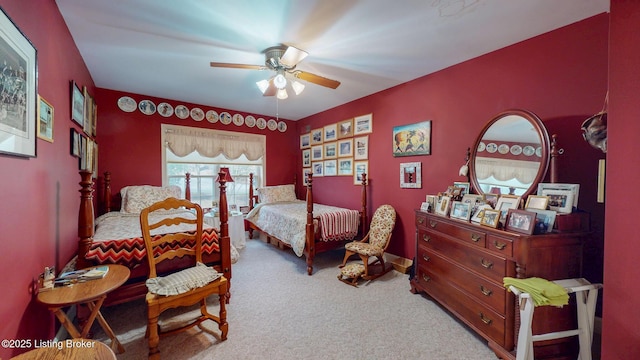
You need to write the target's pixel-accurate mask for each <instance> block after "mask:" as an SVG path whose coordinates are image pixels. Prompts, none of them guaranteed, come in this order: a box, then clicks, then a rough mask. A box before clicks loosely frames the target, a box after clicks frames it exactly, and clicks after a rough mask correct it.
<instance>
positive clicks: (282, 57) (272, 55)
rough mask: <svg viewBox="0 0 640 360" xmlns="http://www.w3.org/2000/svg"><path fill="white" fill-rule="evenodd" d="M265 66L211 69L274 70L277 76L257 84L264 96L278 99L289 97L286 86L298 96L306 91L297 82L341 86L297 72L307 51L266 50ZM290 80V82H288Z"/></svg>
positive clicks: (289, 48) (225, 65)
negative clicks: (289, 86)
mask: <svg viewBox="0 0 640 360" xmlns="http://www.w3.org/2000/svg"><path fill="white" fill-rule="evenodd" d="M264 54H265V60H264V65H249V64H234V63H221V62H211V64H210V65H211V67H221V68H232V69H249V70H272V71H275V72H276V74H275V75H274V76H272V77H271V78H269V79H268V80H266V79H265V80H261V81H258V82H257V83H256V85H258V88H259V89H260V91H261V92H262V94H263V95H264V96H274V95H275V96H277V97H278V99H286V98H287V97H288V94H287V90H286V86H287V83H289V82H290V83H291V87H292V88H293V91H294V92H295V93H296V95H298V94H300V93H301V92H302V90H304V87H305V86H304V84H302V83H301V82H299V81H297V80H298V79H300V80H304V81H307V82H310V83H313V84H316V85H320V86H324V87H328V88H331V89H335V88H337V87H338V86H339V85H340V82H339V81H336V80H332V79H328V78H326V77H323V76H320V75H316V74H312V73H309V72H306V71H302V70H296V66H297V65H298V63H299V62H300V61H302V60H303V59H304V58H305V57H307V55H309V54H308V53H307V52H306V51H304V50H300V49H298V48H296V47H293V46H284V45H283V46H273V47H270V48H267V49H266V50H264ZM287 78H289V81H287Z"/></svg>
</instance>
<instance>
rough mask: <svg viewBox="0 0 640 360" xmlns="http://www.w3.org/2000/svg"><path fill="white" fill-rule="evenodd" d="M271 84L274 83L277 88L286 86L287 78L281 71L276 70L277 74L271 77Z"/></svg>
mask: <svg viewBox="0 0 640 360" xmlns="http://www.w3.org/2000/svg"><path fill="white" fill-rule="evenodd" d="M273 85H275V86H276V87H277V88H278V89H281V90H282V89H284V88H285V86H287V79H286V78H285V77H284V72H283V71H278V75H276V77H274V78H273Z"/></svg>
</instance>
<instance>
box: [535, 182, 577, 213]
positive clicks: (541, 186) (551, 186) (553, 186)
mask: <svg viewBox="0 0 640 360" xmlns="http://www.w3.org/2000/svg"><path fill="white" fill-rule="evenodd" d="M545 190H571V192H572V193H573V207H575V208H577V207H578V196H579V195H580V184H565V183H538V191H537V194H538V195H544V194H543V192H544V191H545Z"/></svg>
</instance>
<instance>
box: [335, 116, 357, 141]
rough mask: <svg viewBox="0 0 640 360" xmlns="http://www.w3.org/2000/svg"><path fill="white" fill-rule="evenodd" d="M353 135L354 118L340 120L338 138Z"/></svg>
mask: <svg viewBox="0 0 640 360" xmlns="http://www.w3.org/2000/svg"><path fill="white" fill-rule="evenodd" d="M352 136H353V119H349V120H344V121H340V122H339V123H338V139H344V138H347V137H352Z"/></svg>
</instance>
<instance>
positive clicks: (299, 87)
mask: <svg viewBox="0 0 640 360" xmlns="http://www.w3.org/2000/svg"><path fill="white" fill-rule="evenodd" d="M291 87H292V88H293V91H294V92H295V93H296V95H300V93H302V91H303V90H304V84H303V83H301V82H299V81H295V80H291Z"/></svg>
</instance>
